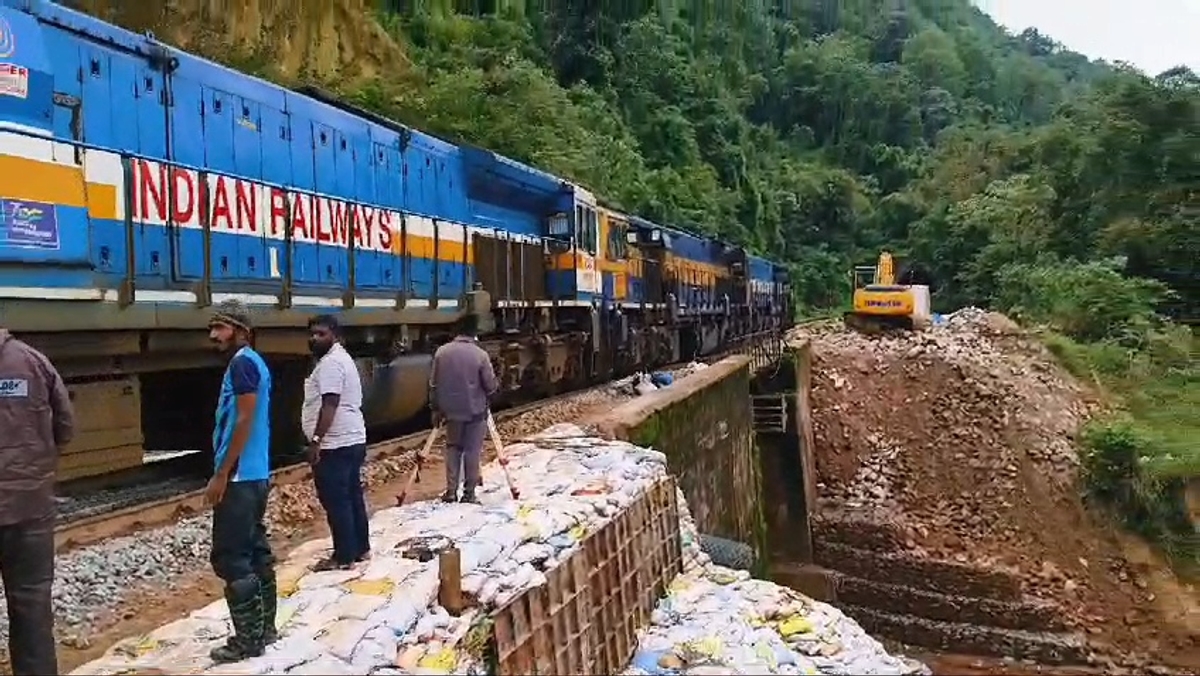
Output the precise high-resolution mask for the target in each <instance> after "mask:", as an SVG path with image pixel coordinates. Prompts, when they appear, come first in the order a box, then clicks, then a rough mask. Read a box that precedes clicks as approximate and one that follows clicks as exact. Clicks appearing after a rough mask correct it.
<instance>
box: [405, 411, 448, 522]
mask: <svg viewBox="0 0 1200 676" xmlns="http://www.w3.org/2000/svg"><path fill="white" fill-rule="evenodd" d="M441 431H442V426H441V424H438V426H437V427H434V428H433V429H431V430H429V438H428V439H426V440H425V448H423V449H421V451H420V452H418V453H417V457H416V458H415V459H414V461H413V468H412V471H411V472H409V474H408V481H406V482H405V483H404V489H403V490H401V491H400V494H399V495H397V496H396V506H397V507H399V506H400V505H403V504H404V498H406V497H408V492H409V491H411V490H412V487H413V486H414V485H415V484H416V483H417V482H418V481H420V480H421V465H422V464H424V463H425V456H427V455H429V451H431V450H432V449H433V442H434V440H436V439H437V435H438V432H441Z"/></svg>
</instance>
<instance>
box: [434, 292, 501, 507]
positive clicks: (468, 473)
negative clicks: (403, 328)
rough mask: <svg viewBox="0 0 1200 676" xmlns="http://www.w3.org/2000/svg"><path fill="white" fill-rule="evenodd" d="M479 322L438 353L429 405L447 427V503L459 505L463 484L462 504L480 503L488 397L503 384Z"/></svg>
mask: <svg viewBox="0 0 1200 676" xmlns="http://www.w3.org/2000/svg"><path fill="white" fill-rule="evenodd" d="M477 331H478V322H477V320H476V318H475V316H474V315H467V316H466V317H464V318H463V319H462V321H461V329H460V331H459V334H458V336H456V337H455V338H454V340H452V341H450V342H449V343H446V344H445V345H443V346H441V347H439V348H438V349H437V352H435V353H434V355H433V368H432V369H431V371H430V373H429V403H430V406H432V407H433V410H434V413H435V416H440V417H442V418H444V419H445V421H446V492H445V493H443V494H442V501H443V502H455V501H456V500H457V499H458V482H459V478H460V476H461V477H462V479H463V494H462V502H478V501H477V500H476V498H475V487H476V486H477V485H479V461H480V456H482V455H483V440H484V438H485V437H486V435H487V429H488V426H487V418H488V397H490V396H491V395H493V394H495V393H496V390H497V389H499V383H497V382H496V372H495V371H494V370H493V369H492V360H491V358H490V357H488V353H487V352H486V351H484V349H483V348H482V347H479V342H478V340H476V337H475V335H476V333H477Z"/></svg>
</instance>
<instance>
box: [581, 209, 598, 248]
mask: <svg viewBox="0 0 1200 676" xmlns="http://www.w3.org/2000/svg"><path fill="white" fill-rule="evenodd" d="M584 213H585V214H586V215H587V229H586V231H585V232H584V241H585V243H586V247H585V248H586V249H587V252H588V253H590V254H592V255H593V256H595V255H596V249H597V247H598V245H599V244H600V232H599V230H600V226H599V221H598V220H597V219H596V210H595V209H592V208H587V207H585V208H584Z"/></svg>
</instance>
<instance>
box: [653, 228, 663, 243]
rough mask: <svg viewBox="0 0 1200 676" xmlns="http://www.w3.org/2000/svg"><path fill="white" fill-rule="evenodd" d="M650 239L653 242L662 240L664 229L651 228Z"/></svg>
mask: <svg viewBox="0 0 1200 676" xmlns="http://www.w3.org/2000/svg"><path fill="white" fill-rule="evenodd" d="M650 241H651V242H661V241H662V230H659V229H658V228H655V229H653V230H651V231H650Z"/></svg>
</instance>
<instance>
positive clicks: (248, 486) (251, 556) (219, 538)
mask: <svg viewBox="0 0 1200 676" xmlns="http://www.w3.org/2000/svg"><path fill="white" fill-rule="evenodd" d="M270 491H271V482H270V481H267V480H263V481H231V482H230V483H229V486H228V487H227V488H226V489H225V497H223V498H222V499H221V502H220V504H218V505H217V506H216V507H214V508H213V532H212V554H211V556H210V559H209V560H210V562H211V563H212V567H213V571H214V572H215V573H216V574H217V577H219V578H221V579H222V580H224V581H225V584H226V585H227V586H229V587H231V588H234V589H235V590H236V591H238V592H241V591H243V590H242V589H240V587H245V588H246V589H245V591H246V592H247V593H248V592H249V590H250V588H254V589H257V587H258V580H262V579H268V578H269V579H272V580H273V579H274V566H275V556H274V554H272V552H271V542H270V540H268V539H267V527H266V524H265V523H263V520H264V518H265V517H266V514H267V495H268V494H269V493H270Z"/></svg>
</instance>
